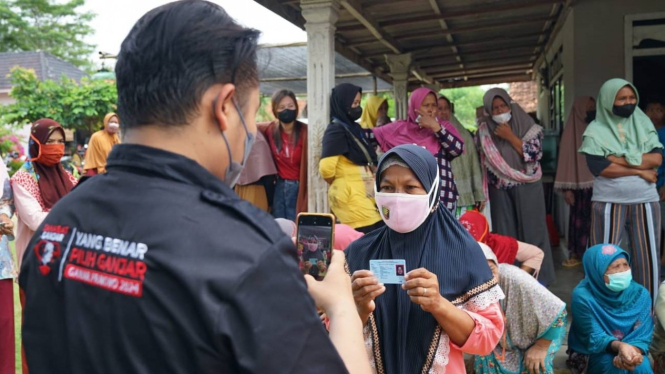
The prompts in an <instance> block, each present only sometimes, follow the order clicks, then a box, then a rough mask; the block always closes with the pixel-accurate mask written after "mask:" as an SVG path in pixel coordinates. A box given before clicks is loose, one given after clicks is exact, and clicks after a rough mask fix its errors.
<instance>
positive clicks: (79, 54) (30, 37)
mask: <svg viewBox="0 0 665 374" xmlns="http://www.w3.org/2000/svg"><path fill="white" fill-rule="evenodd" d="M84 3H85V0H69V1H65V2H63V1H56V0H0V52H18V51H37V50H42V51H46V52H49V53H51V54H52V55H54V56H57V57H59V58H61V59H63V60H65V61H68V62H70V63H72V64H74V65H76V66H79V67H91V62H90V60H89V57H90V55H91V53H92V51H93V50H94V48H95V46H94V45H90V44H88V43H86V42H85V41H84V39H85V37H86V36H88V35H90V34H91V33H92V32H93V29H92V27H90V21H91V20H92V19H93V18H94V17H95V15H94V14H93V13H89V12H86V13H83V12H81V11H80V10H79V7H81V6H82V5H83V4H84Z"/></svg>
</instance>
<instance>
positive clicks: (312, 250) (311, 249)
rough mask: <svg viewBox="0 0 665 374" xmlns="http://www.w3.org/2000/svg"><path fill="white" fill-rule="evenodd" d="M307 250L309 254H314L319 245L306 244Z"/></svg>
mask: <svg viewBox="0 0 665 374" xmlns="http://www.w3.org/2000/svg"><path fill="white" fill-rule="evenodd" d="M307 249H308V250H309V251H310V252H316V250H317V249H319V244H318V243H307Z"/></svg>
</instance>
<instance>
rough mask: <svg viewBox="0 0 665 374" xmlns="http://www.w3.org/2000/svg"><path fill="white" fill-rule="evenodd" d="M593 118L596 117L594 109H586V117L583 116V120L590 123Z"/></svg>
mask: <svg viewBox="0 0 665 374" xmlns="http://www.w3.org/2000/svg"><path fill="white" fill-rule="evenodd" d="M594 119H596V111H595V110H587V111H586V117H585V118H584V122H586V123H591V122H593V120H594Z"/></svg>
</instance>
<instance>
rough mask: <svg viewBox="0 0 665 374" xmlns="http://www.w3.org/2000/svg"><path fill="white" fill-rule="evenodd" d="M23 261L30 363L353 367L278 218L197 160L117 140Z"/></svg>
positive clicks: (43, 367)
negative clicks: (103, 170)
mask: <svg viewBox="0 0 665 374" xmlns="http://www.w3.org/2000/svg"><path fill="white" fill-rule="evenodd" d="M107 170H108V173H107V174H104V175H99V176H95V177H93V178H91V179H89V180H88V181H86V182H85V183H82V184H81V185H80V186H79V187H77V188H76V189H75V190H74V191H72V193H70V194H69V195H68V196H66V197H65V198H63V199H62V200H61V201H60V202H59V203H58V204H57V205H56V206H55V207H54V209H53V210H52V211H51V212H50V213H49V215H48V216H47V218H46V220H45V221H44V223H43V224H42V226H41V227H40V229H39V230H37V232H36V233H35V236H34V237H33V239H32V241H31V242H30V245H29V247H28V250H27V251H26V254H25V257H24V259H23V267H22V269H21V275H20V285H21V287H22V289H23V290H24V291H25V297H26V302H25V309H24V323H23V342H24V347H25V352H26V357H27V361H28V367H29V369H30V372H31V374H42V373H63V374H64V373H68V374H92V373H118V374H121V373H122V374H127V373H154V374H165V373H182V374H185V373H187V374H194V373H216V374H217V373H345V372H346V369H345V367H344V364H343V362H342V360H341V358H340V357H339V355H338V354H337V352H336V351H335V348H334V347H333V345H332V343H331V342H330V340H329V338H328V336H327V334H326V332H325V330H324V328H323V326H322V324H321V322H320V320H319V318H318V316H317V313H316V308H315V306H314V302H313V300H312V299H311V297H310V296H309V295H308V293H307V287H306V284H305V282H304V279H303V277H302V274H301V273H300V271H299V270H298V266H297V260H296V250H295V247H294V245H293V243H292V242H291V240H290V238H288V237H286V236H285V235H284V234H283V233H282V232H281V231H280V229H279V227H278V226H277V224H276V223H275V222H274V221H273V219H272V218H271V217H270V216H268V215H267V214H266V213H264V212H262V211H261V210H259V209H258V208H255V207H253V206H252V205H251V204H249V203H248V202H245V201H242V200H240V199H239V198H238V197H237V195H236V194H235V193H234V192H233V191H232V190H231V189H230V188H228V187H227V186H226V185H224V184H223V183H222V181H220V180H219V179H218V178H216V177H215V176H213V175H212V174H210V173H209V172H207V171H206V170H205V169H203V168H202V167H201V166H200V165H198V164H197V163H196V162H194V161H192V160H190V159H188V158H185V157H183V156H180V155H176V154H173V153H169V152H165V151H161V150H157V149H154V148H148V147H143V146H138V145H118V146H116V147H115V148H114V150H113V152H112V153H111V155H110V157H109V161H108V165H107Z"/></svg>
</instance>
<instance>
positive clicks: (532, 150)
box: [476, 132, 543, 190]
mask: <svg viewBox="0 0 665 374" xmlns="http://www.w3.org/2000/svg"><path fill="white" fill-rule="evenodd" d="M542 143H543V133H542V132H541V133H540V134H539V135H538V136H536V137H535V138H533V139H531V140H529V141H526V142H523V144H522V153H524V162H534V161H540V160H541V159H542V158H543V148H542ZM476 145H478V146H480V144H479V140H478V136H476ZM539 168H540V164H538V166H537V167H536V168H535V169H534V170H533V172H532V173H531V175H533V174H535V173H537V172H538V170H539ZM520 171H521V172H523V173H526V170H520ZM487 178H488V182H489V184H490V185H491V186H492V187H494V188H496V189H498V190H507V189H510V188H513V187H515V186H517V185H518V184H519V183H517V182H509V181H506V180H503V179H500V178H497V176H496V175H494V174H493V173H492V172H491V171H489V170H488V171H487Z"/></svg>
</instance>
